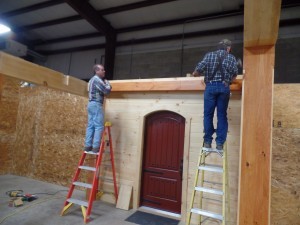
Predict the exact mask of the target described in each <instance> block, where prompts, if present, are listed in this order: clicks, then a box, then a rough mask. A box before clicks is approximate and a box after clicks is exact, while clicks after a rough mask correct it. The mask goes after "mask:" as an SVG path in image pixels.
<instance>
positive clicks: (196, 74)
mask: <svg viewBox="0 0 300 225" xmlns="http://www.w3.org/2000/svg"><path fill="white" fill-rule="evenodd" d="M192 75H193V77H200V76H201V74H200V73H199V72H198V71H194V72H193V73H192Z"/></svg>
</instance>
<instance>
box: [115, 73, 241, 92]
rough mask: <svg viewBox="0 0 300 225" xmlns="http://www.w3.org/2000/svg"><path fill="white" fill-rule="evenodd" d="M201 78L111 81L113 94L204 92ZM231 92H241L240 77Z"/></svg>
mask: <svg viewBox="0 0 300 225" xmlns="http://www.w3.org/2000/svg"><path fill="white" fill-rule="evenodd" d="M202 79H203V78H202V77H177V78H154V79H132V80H112V81H110V83H111V85H112V91H113V92H121V91H128V92H135V91H136V92H137V91H201V90H205V86H204V85H203V84H202V82H201V80H202ZM230 89H231V90H232V91H241V90H242V76H241V75H239V76H238V78H237V79H236V81H234V82H233V84H232V85H231V86H230Z"/></svg>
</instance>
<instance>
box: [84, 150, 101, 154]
mask: <svg viewBox="0 0 300 225" xmlns="http://www.w3.org/2000/svg"><path fill="white" fill-rule="evenodd" d="M85 153H86V154H89V155H99V152H97V153H95V152H92V151H88V152H87V151H85Z"/></svg>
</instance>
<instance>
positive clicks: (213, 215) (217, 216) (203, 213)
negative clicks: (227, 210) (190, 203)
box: [191, 208, 223, 221]
mask: <svg viewBox="0 0 300 225" xmlns="http://www.w3.org/2000/svg"><path fill="white" fill-rule="evenodd" d="M191 212H192V213H197V214H199V215H201V216H207V217H210V218H214V219H217V220H221V221H222V220H223V216H222V215H220V214H217V213H213V212H210V211H206V210H203V209H197V208H193V209H191Z"/></svg>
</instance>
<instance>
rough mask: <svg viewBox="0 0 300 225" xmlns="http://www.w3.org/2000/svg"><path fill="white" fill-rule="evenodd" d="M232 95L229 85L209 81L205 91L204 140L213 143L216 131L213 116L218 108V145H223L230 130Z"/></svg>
mask: <svg viewBox="0 0 300 225" xmlns="http://www.w3.org/2000/svg"><path fill="white" fill-rule="evenodd" d="M229 97H230V89H229V86H228V85H225V84H224V83H222V82H207V84H206V88H205V92H204V133H205V134H204V142H205V143H209V144H211V143H212V140H213V138H212V135H213V134H214V132H215V129H214V124H213V118H214V112H215V108H217V118H218V123H217V129H216V133H217V138H216V143H217V145H223V144H224V142H225V141H226V137H227V131H228V121H227V108H228V102H229Z"/></svg>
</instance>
